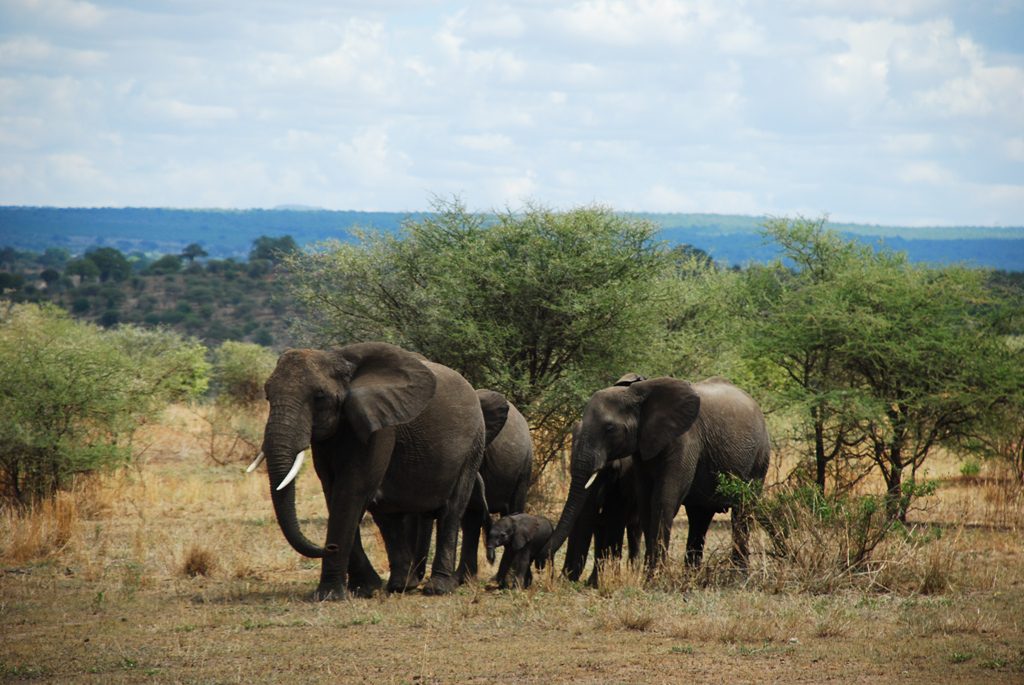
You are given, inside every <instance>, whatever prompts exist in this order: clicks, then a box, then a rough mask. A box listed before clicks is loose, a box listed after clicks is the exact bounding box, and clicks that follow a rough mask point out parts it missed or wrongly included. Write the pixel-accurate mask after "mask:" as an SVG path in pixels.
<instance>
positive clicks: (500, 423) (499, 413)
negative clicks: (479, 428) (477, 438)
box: [476, 390, 508, 445]
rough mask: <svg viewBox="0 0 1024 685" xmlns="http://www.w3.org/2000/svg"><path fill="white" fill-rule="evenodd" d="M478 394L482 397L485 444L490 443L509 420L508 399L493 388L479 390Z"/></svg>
mask: <svg viewBox="0 0 1024 685" xmlns="http://www.w3.org/2000/svg"><path fill="white" fill-rule="evenodd" d="M476 396H477V397H478V398H479V399H480V410H481V411H482V412H483V413H484V434H485V435H486V442H485V443H484V444H485V445H490V444H491V442H492V441H493V440H494V439H495V438H496V437H498V433H500V432H501V429H502V428H504V427H505V421H506V420H508V400H506V399H505V396H504V395H502V394H501V393H500V392H494V391H493V390H477V391H476Z"/></svg>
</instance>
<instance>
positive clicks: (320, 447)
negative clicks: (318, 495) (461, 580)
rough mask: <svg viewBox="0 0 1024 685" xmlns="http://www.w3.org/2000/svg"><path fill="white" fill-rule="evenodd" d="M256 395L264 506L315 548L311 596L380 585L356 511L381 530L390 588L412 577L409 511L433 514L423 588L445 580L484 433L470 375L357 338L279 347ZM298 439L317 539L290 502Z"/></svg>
mask: <svg viewBox="0 0 1024 685" xmlns="http://www.w3.org/2000/svg"><path fill="white" fill-rule="evenodd" d="M266 395H267V399H268V400H269V401H270V415H269V418H268V419H267V425H266V429H265V431H264V436H263V450H262V454H263V455H265V459H266V461H267V472H268V474H269V476H270V485H271V495H272V499H273V504H274V511H275V514H276V516H277V522H278V525H279V526H280V528H281V531H282V533H284V536H285V539H286V540H287V541H288V542H289V543H290V544H291V546H292V547H293V548H294V549H295V550H296V551H297V552H299V553H300V554H303V555H305V556H307V557H312V558H320V559H321V560H322V562H321V571H320V582H319V584H318V586H317V588H316V591H315V592H314V595H313V596H314V598H315V599H317V600H324V599H340V598H344V597H346V596H347V595H348V591H349V590H352V591H353V592H355V593H357V594H362V595H366V594H372V593H373V591H375V590H376V589H377V588H379V587H380V586H381V584H382V583H381V579H380V576H379V575H377V573H376V571H375V570H374V569H373V567H372V566H371V565H370V562H369V560H368V559H367V557H366V554H365V552H364V550H363V548H362V543H361V540H360V536H359V522H360V520H361V519H362V517H363V514H364V512H366V511H369V512H370V513H371V514H373V519H374V521H375V522H376V523H377V526H378V528H379V529H380V531H381V535H382V537H383V539H384V545H385V548H386V550H387V555H388V561H389V564H390V567H391V575H390V578H389V579H388V584H387V589H388V590H389V591H405V590H407V589H411V588H412V587H415V585H416V584H418V580H419V579H418V578H416V576H415V568H414V567H415V562H414V560H415V552H414V549H413V547H412V544H411V543H410V538H411V536H410V534H409V532H408V529H409V520H408V519H409V515H410V514H417V515H421V516H422V517H423V518H424V520H429V519H435V518H436V519H437V542H436V550H437V552H436V554H435V555H434V561H433V566H432V569H431V577H430V579H429V580H428V581H427V583H426V585H425V586H424V588H423V592H424V593H425V594H445V593H449V592H452V591H454V590H455V589H456V588H457V587H458V583H457V580H456V577H455V555H456V546H457V542H458V531H459V522H460V520H461V518H462V514H463V512H464V511H465V508H466V505H467V503H468V501H469V498H470V495H471V493H472V490H473V486H474V482H475V481H476V477H477V472H478V471H479V469H480V462H481V460H482V459H483V451H484V442H485V427H484V418H483V415H482V412H481V409H480V401H479V399H478V398H477V395H476V392H475V391H474V390H473V388H472V386H471V385H470V384H469V382H467V381H466V379H465V378H463V377H462V376H461V375H459V374H458V373H457V372H455V371H453V370H452V369H449V368H448V367H445V366H442V365H441V364H436V363H433V362H430V361H428V360H426V359H425V358H424V357H422V356H420V355H418V354H414V353H412V352H409V351H407V350H404V349H402V348H400V347H397V346H395V345H390V344H387V343H380V342H365V343H355V344H351V345H346V346H344V347H337V348H331V349H327V350H312V349H293V350H287V351H285V352H284V353H283V354H282V355H281V356H280V358H279V359H278V362H277V367H276V368H275V369H274V372H273V373H272V374H271V375H270V378H269V380H268V381H267V383H266ZM307 446H311V447H312V453H313V465H314V467H315V470H316V473H317V476H319V478H320V481H321V485H322V486H323V492H324V498H325V500H326V502H327V510H328V518H327V540H326V543H325V544H324V546H323V547H321V546H319V545H317V544H314V543H313V542H311V541H310V540H309V539H308V538H307V537H306V536H305V535H304V534H303V532H302V530H301V528H300V526H299V523H298V519H297V518H296V513H295V486H294V483H293V482H292V480H293V479H294V477H295V475H296V474H297V473H298V470H299V467H300V466H301V455H302V453H303V452H302V450H305V448H306V447H307ZM297 452H298V453H299V455H300V458H298V459H295V463H294V464H293V456H294V455H295V454H296V453H297ZM257 461H258V460H257ZM254 466H255V462H254ZM250 468H252V467H250ZM289 468H291V470H290V471H289Z"/></svg>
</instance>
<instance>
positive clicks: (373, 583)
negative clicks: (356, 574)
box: [348, 578, 384, 597]
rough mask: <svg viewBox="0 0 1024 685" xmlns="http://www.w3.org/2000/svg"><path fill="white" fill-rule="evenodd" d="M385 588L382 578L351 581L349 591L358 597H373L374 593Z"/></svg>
mask: <svg viewBox="0 0 1024 685" xmlns="http://www.w3.org/2000/svg"><path fill="white" fill-rule="evenodd" d="M382 587H384V581H382V580H381V579H380V578H373V579H371V578H367V579H364V580H359V581H355V582H353V581H351V580H350V581H349V584H348V590H349V592H351V593H352V594H353V595H355V596H356V597H373V595H374V593H376V592H377V591H378V590H380V589H381V588H382Z"/></svg>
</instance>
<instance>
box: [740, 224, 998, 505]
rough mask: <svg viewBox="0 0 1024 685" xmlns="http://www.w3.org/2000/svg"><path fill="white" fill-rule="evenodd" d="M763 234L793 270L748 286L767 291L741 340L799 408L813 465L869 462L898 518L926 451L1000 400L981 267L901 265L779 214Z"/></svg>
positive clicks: (968, 427)
mask: <svg viewBox="0 0 1024 685" xmlns="http://www.w3.org/2000/svg"><path fill="white" fill-rule="evenodd" d="M769 234H770V235H772V236H773V237H774V238H775V239H776V240H777V242H778V243H779V244H780V245H782V247H783V253H784V257H785V258H786V259H788V260H789V263H790V264H791V265H792V267H791V268H790V269H785V268H781V267H778V266H777V267H776V268H775V269H774V270H772V271H771V274H770V275H769V277H768V278H766V279H763V281H762V282H761V283H760V284H758V286H757V287H756V288H755V290H756V291H760V292H761V293H762V294H764V293H767V295H762V298H761V300H760V301H759V302H758V308H759V313H760V315H761V316H760V317H758V318H759V319H760V322H758V323H755V324H753V325H752V326H751V328H750V337H749V344H750V346H751V348H750V349H751V350H758V351H759V352H760V354H761V355H762V359H763V362H762V363H763V365H764V367H766V368H767V372H766V375H767V376H770V377H773V378H774V381H775V383H776V388H775V389H776V390H778V391H780V392H779V393H778V396H779V397H781V398H782V399H783V401H784V403H786V404H788V405H789V406H791V407H794V406H795V407H799V408H800V410H801V414H802V415H803V416H804V417H806V419H805V421H806V423H805V425H808V424H809V426H808V433H809V434H810V435H813V436H814V441H815V450H814V452H815V458H816V463H818V464H819V466H820V464H821V459H822V457H825V458H826V460H827V459H831V458H835V459H843V460H845V459H848V458H850V457H851V456H852V457H866V458H868V459H870V461H871V462H872V464H873V465H874V468H875V469H876V470H877V471H878V473H880V475H881V476H882V478H883V479H884V482H885V485H886V496H887V510H888V512H889V514H890V516H892V517H893V518H899V519H904V518H905V517H906V512H907V506H908V505H909V502H910V500H911V499H912V498H913V497H914V496H915V495H916V494H917V493H918V492H920V487H921V482H920V478H919V476H920V471H921V467H922V465H923V464H924V462H925V460H926V458H927V457H928V456H929V455H930V454H932V453H933V452H934V450H935V448H936V447H937V446H939V445H943V444H946V445H953V444H958V443H960V442H962V441H964V440H966V439H968V438H969V437H970V436H971V435H973V433H974V431H975V430H976V429H977V427H978V426H979V424H980V422H981V421H982V419H983V418H984V417H985V416H986V414H987V413H988V412H989V411H990V410H991V408H992V407H993V406H995V405H997V404H999V403H1000V402H1003V401H1004V400H1005V395H1006V387H1007V385H1006V379H1005V377H1004V376H1005V374H1006V367H1004V366H1002V365H998V364H992V363H991V362H990V360H991V359H992V358H993V357H994V356H995V355H997V354H998V353H999V350H1000V349H1001V346H1003V342H1002V340H1001V338H1000V337H999V335H998V334H997V330H996V327H995V323H996V322H995V320H994V318H993V317H992V316H990V315H989V312H990V311H992V307H991V306H990V305H991V304H992V301H993V298H994V295H993V293H992V291H990V290H989V289H987V288H986V286H985V280H986V277H987V274H986V273H985V272H982V271H979V270H972V269H966V268H961V267H947V268H933V267H927V266H918V265H912V264H910V263H909V262H908V261H907V259H906V257H905V256H904V255H902V254H897V253H893V252H890V251H887V250H882V249H880V250H871V249H865V248H860V247H856V246H853V245H851V244H850V243H847V242H845V241H843V240H842V239H841V238H839V237H838V236H836V235H835V234H832V233H830V232H827V231H824V230H823V228H822V225H821V223H820V222H807V221H805V220H797V221H788V220H779V221H775V222H771V223H770V224H769ZM752 318H753V317H752ZM762 377H764V376H762ZM825 436H827V440H825ZM823 442H825V443H826V446H825V450H824V455H823V454H822V452H821V447H822V443H823ZM851 448H852V449H853V451H852V452H851V451H850V450H851ZM818 473H819V475H820V473H821V472H820V469H819V472H818ZM818 483H819V485H821V484H822V482H821V479H820V478H819V479H818Z"/></svg>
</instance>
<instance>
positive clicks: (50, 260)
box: [36, 247, 71, 270]
mask: <svg viewBox="0 0 1024 685" xmlns="http://www.w3.org/2000/svg"><path fill="white" fill-rule="evenodd" d="M69 259H71V253H70V252H68V251H67V250H66V249H64V248H63V247H48V248H46V250H45V251H44V252H43V254H41V255H39V258H38V259H37V260H36V261H37V262H38V263H39V265H40V266H45V267H51V268H53V269H58V270H60V269H63V268H64V266H65V265H66V264H67V263H68V260H69Z"/></svg>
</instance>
